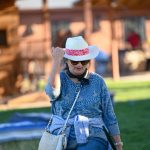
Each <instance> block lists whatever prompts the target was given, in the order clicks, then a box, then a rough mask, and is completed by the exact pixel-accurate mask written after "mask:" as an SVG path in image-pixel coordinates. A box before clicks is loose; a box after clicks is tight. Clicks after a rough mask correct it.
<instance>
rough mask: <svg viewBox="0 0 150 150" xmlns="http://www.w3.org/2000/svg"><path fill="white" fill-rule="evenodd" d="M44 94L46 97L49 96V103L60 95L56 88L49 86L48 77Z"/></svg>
mask: <svg viewBox="0 0 150 150" xmlns="http://www.w3.org/2000/svg"><path fill="white" fill-rule="evenodd" d="M45 93H46V95H48V96H49V98H50V101H55V100H56V99H57V98H58V97H59V95H60V88H59V89H56V88H53V87H52V85H51V84H50V77H49V79H48V82H47V84H46V86H45Z"/></svg>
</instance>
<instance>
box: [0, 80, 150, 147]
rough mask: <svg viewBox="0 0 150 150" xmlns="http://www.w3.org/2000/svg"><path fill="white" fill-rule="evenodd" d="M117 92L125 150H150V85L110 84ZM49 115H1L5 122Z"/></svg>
mask: <svg viewBox="0 0 150 150" xmlns="http://www.w3.org/2000/svg"><path fill="white" fill-rule="evenodd" d="M106 83H107V85H108V86H109V89H110V90H111V91H114V92H115V101H116V103H115V106H114V109H115V112H116V115H117V117H118V121H119V125H120V130H121V136H122V140H123V142H124V150H148V149H149V147H150V140H149V137H150V127H149V125H150V117H149V116H150V115H149V114H150V82H148V81H146V82H145V81H143V82H125V81H120V82H113V81H110V80H107V81H106ZM40 111H42V112H49V108H40V109H22V110H12V111H2V112H0V116H1V119H0V121H1V122H5V121H7V120H8V118H9V117H10V116H11V115H12V114H13V113H14V112H21V113H25V112H40ZM38 142H39V140H30V141H19V142H18V141H15V142H9V143H4V144H0V150H27V149H28V150H37V147H38Z"/></svg>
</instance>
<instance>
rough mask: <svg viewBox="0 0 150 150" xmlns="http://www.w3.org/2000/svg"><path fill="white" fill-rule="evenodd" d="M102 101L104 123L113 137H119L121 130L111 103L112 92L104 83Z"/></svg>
mask: <svg viewBox="0 0 150 150" xmlns="http://www.w3.org/2000/svg"><path fill="white" fill-rule="evenodd" d="M101 99H102V110H103V120H104V123H105V125H106V127H107V129H108V131H109V132H110V134H111V135H112V136H114V135H119V134H120V130H119V126H118V121H117V118H116V115H115V112H114V108H113V104H112V101H111V97H110V92H109V90H108V88H107V86H106V84H105V82H104V81H103V83H102V91H101Z"/></svg>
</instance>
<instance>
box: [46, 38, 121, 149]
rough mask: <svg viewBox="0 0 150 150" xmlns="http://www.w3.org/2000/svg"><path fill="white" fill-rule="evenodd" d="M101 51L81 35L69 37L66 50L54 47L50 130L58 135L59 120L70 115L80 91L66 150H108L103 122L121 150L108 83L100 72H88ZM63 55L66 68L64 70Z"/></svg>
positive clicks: (67, 130) (47, 87) (48, 86)
mask: <svg viewBox="0 0 150 150" xmlns="http://www.w3.org/2000/svg"><path fill="white" fill-rule="evenodd" d="M98 53H99V49H98V48H97V47H95V46H88V44H87V43H86V41H85V40H84V39H83V38H82V37H81V36H78V37H71V38H68V39H67V41H66V47H65V49H63V48H59V47H56V48H53V49H52V57H53V60H52V71H51V74H50V78H49V82H48V84H47V86H46V88H45V91H46V93H47V95H48V96H49V97H50V99H51V104H52V107H51V110H52V113H53V114H54V116H53V117H54V118H52V120H53V121H52V123H51V125H50V128H49V130H50V132H51V133H54V134H57V133H58V132H59V131H60V130H61V128H62V126H61V125H60V124H61V123H60V122H61V121H62V122H63V121H64V120H65V119H66V118H67V115H68V113H69V111H70V108H71V106H72V104H73V102H74V100H75V97H76V95H77V93H78V92H79V91H80V94H79V97H78V99H77V101H76V104H75V106H74V108H73V110H72V112H71V115H70V118H69V120H68V123H67V128H66V130H65V132H66V135H67V137H68V144H67V150H91V149H93V150H100V149H102V150H108V149H109V147H110V144H109V142H108V140H107V137H106V135H105V133H104V131H103V129H102V126H103V125H105V126H106V127H107V129H108V131H109V132H110V134H111V136H112V138H113V140H114V143H115V145H116V148H117V150H122V142H121V138H120V132H119V127H118V123H117V119H116V116H115V114H114V110H113V106H112V103H111V99H110V95H109V92H108V89H107V87H106V85H105V82H104V80H103V79H102V77H101V76H99V75H98V74H96V73H92V72H91V73H90V72H89V71H88V68H89V65H90V60H91V59H93V58H95V57H96V56H97V55H98ZM64 58H65V63H66V69H65V70H63V71H61V64H62V60H63V59H64ZM57 74H58V76H57ZM56 82H57V83H56ZM59 125H60V126H59Z"/></svg>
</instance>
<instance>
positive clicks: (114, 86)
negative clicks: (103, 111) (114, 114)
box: [106, 80, 150, 101]
mask: <svg viewBox="0 0 150 150" xmlns="http://www.w3.org/2000/svg"><path fill="white" fill-rule="evenodd" d="M106 84H107V86H108V88H109V90H110V91H112V92H114V93H115V98H114V99H115V101H134V100H146V99H149V100H150V81H125V80H123V81H113V80H106Z"/></svg>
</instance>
